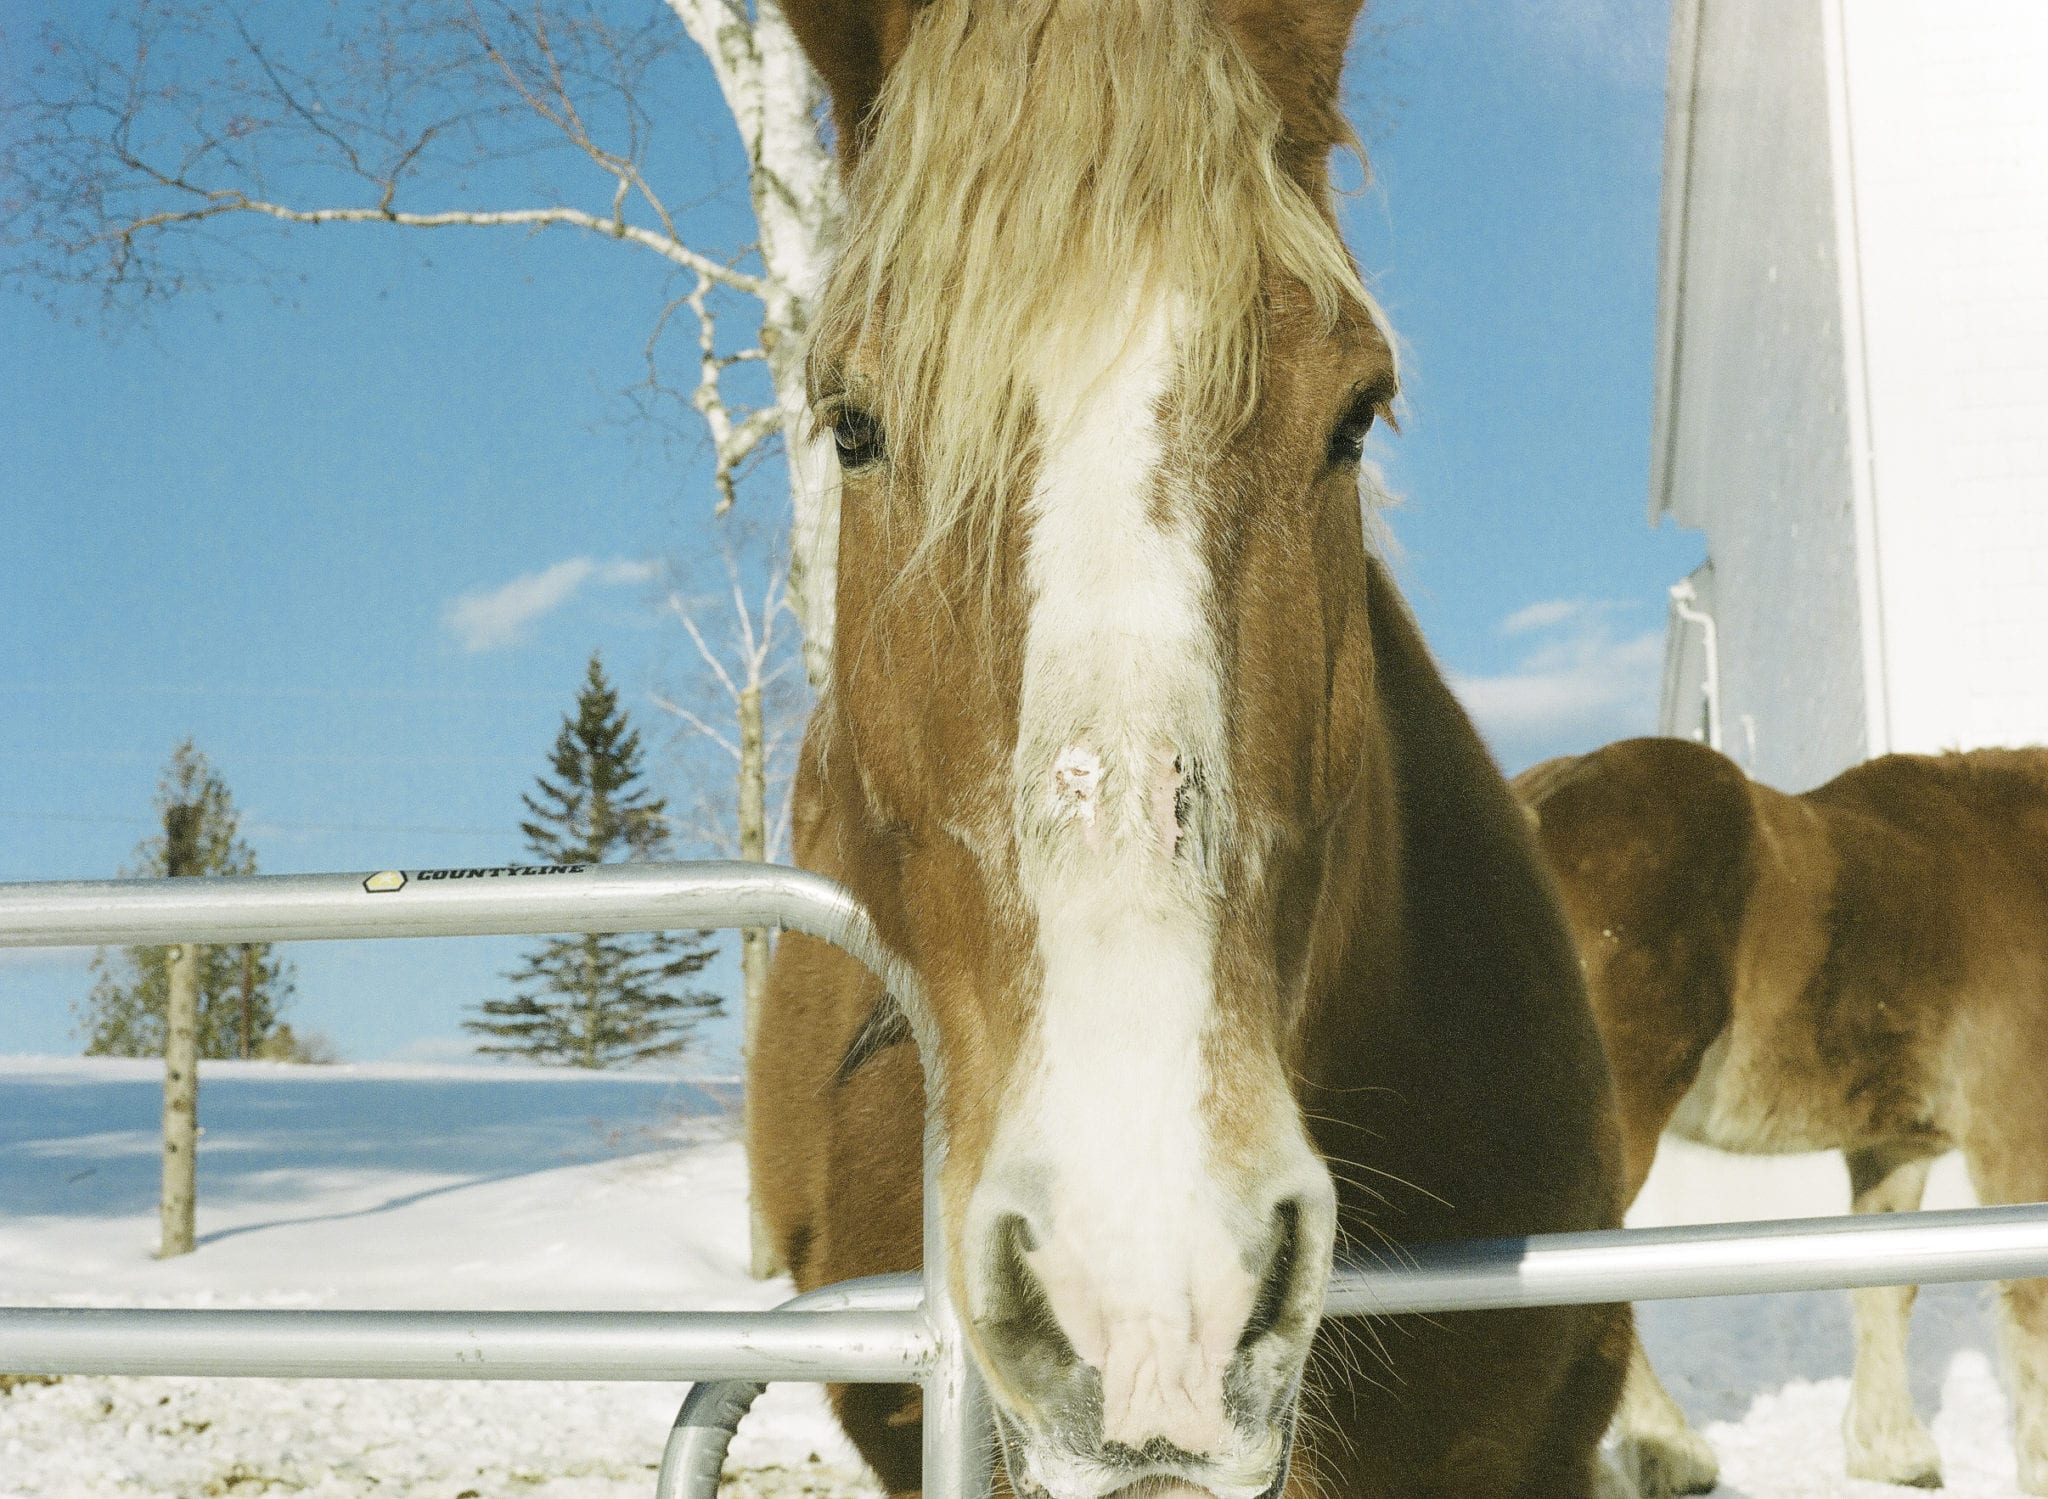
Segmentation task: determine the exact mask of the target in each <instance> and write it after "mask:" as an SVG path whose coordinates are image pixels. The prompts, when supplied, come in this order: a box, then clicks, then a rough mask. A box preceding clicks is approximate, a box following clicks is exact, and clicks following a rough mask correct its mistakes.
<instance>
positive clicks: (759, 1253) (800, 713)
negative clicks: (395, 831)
mask: <svg viewBox="0 0 2048 1499" xmlns="http://www.w3.org/2000/svg"><path fill="white" fill-rule="evenodd" d="M720 561H721V563H722V564H723V573H724V576H723V579H722V585H723V586H722V588H721V589H719V590H717V591H714V592H712V593H711V594H710V595H709V596H708V597H704V598H693V597H690V596H689V595H687V594H685V593H684V592H682V591H681V590H679V589H675V590H671V591H670V593H669V595H668V600H667V606H668V610H669V613H670V614H671V615H673V616H674V618H675V619H676V621H677V622H678V623H679V624H680V625H681V626H682V628H683V631H684V633H685V634H686V635H688V637H689V639H690V644H691V647H692V649H693V651H694V656H695V659H694V661H693V663H692V666H693V669H692V670H691V671H690V672H689V673H688V679H689V680H688V686H687V687H686V688H685V689H684V691H683V692H681V693H680V694H677V695H675V696H670V695H667V694H662V693H656V694H655V697H654V701H655V704H656V705H657V706H658V707H660V708H661V709H663V710H664V711H666V712H667V713H669V714H671V715H672V716H674V717H675V718H676V720H677V721H678V722H679V724H680V725H681V726H682V730H683V732H684V734H685V735H686V736H687V737H688V738H690V739H693V740H695V741H696V742H698V743H699V744H701V745H703V746H705V747H707V748H709V749H711V750H712V751H713V752H714V755H715V757H716V758H718V759H720V760H723V761H724V762H725V763H726V765H727V767H728V769H729V771H730V779H729V780H725V779H723V778H721V777H717V776H708V775H706V776H696V777H693V778H692V779H693V781H694V782H695V784H696V787H697V800H696V804H695V806H694V807H693V808H692V810H691V812H690V813H689V814H686V815H685V816H684V817H683V818H682V819H680V828H679V830H680V831H681V832H682V833H683V834H684V836H685V837H687V838H689V839H690V840H691V841H692V842H694V843H696V844H698V845H699V846H701V847H704V848H706V849H708V850H709V851H711V852H713V853H716V854H718V855H720V856H721V857H724V858H729V859H745V860H749V861H751V862H754V863H762V862H765V861H768V860H775V859H781V858H785V857H786V856H787V853H788V849H789V819H790V798H789V786H790V781H791V773H792V771H793V768H794V767H793V765H792V763H791V762H792V761H793V760H794V758H795V747H796V744H797V741H798V739H799V737H800V736H801V734H802V731H803V718H804V709H805V703H804V700H803V699H804V694H803V693H802V691H801V690H800V686H799V684H797V683H794V682H792V681H791V680H790V679H791V677H792V676H793V674H794V673H793V671H792V667H793V666H794V665H795V664H796V663H795V662H794V661H793V660H792V659H791V657H792V654H793V652H792V649H791V641H790V638H789V636H790V631H789V630H788V628H787V619H786V616H787V615H788V614H789V601H788V596H787V581H786V580H787V576H788V570H787V565H786V563H785V562H784V560H783V558H782V556H781V554H780V553H779V552H776V551H772V550H771V552H770V554H769V555H768V557H767V559H766V560H765V562H764V564H763V565H762V566H761V567H760V569H759V572H760V574H761V578H760V580H759V581H758V583H757V584H756V586H755V587H753V588H750V587H749V586H748V582H747V579H746V577H745V570H744V569H743V568H742V566H741V561H740V557H739V554H738V550H737V548H736V547H735V546H734V545H733V541H732V536H731V534H730V533H729V534H728V537H727V542H726V545H725V546H724V547H723V548H722V549H721V553H720ZM721 617H722V625H721V624H720V623H713V621H718V620H721ZM714 788H720V789H714ZM725 788H729V790H730V799H729V800H728V798H727V796H726V794H724V791H725ZM770 956H771V954H770V951H769V933H768V931H767V929H766V928H763V927H749V928H747V929H745V930H743V931H742V932H741V933H740V986H741V994H742V997H743V1001H744V1004H745V1009H744V1012H743V1026H744V1030H743V1033H742V1034H743V1042H742V1044H743V1045H744V1046H745V1048H746V1053H747V1055H748V1056H749V1057H751V1056H752V1055H753V1051H754V1038H755V1034H756V1030H757V1027H758V1025H759V1019H760V1014H761V1000H762V996H763V995H764V993H765V992H766V990H767V987H768V960H769V957H770ZM745 1107H746V1113H745V1118H744V1120H743V1121H742V1123H743V1126H744V1127H745V1128H746V1129H748V1130H749V1131H751V1129H752V1127H753V1119H754V1115H753V1109H752V1107H751V1105H747V1106H745ZM749 1239H750V1250H749V1257H750V1263H751V1269H752V1271H753V1274H754V1275H755V1276H756V1277H757V1278H759V1279H766V1278H768V1277H769V1276H773V1275H778V1274H780V1273H782V1270H783V1268H784V1267H783V1266H782V1265H781V1264H780V1263H779V1262H778V1260H777V1255H776V1249H775V1238H774V1235H773V1234H771V1233H769V1232H768V1229H767V1224H766V1222H765V1221H764V1220H763V1219H762V1217H761V1214H760V1211H759V1206H758V1204H755V1203H753V1202H752V1201H751V1199H750V1201H749Z"/></svg>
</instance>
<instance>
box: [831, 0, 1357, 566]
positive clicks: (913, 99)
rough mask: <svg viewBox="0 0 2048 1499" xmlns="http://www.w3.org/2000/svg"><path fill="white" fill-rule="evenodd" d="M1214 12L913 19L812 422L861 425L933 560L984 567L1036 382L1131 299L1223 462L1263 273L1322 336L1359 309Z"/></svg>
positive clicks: (1066, 8) (857, 192) (1248, 400)
mask: <svg viewBox="0 0 2048 1499" xmlns="http://www.w3.org/2000/svg"><path fill="white" fill-rule="evenodd" d="M1213 7H1214V0H980V3H972V4H970V3H969V0H933V3H931V4H929V5H927V6H925V7H923V10H922V14H921V15H920V17H919V19H918V20H917V22H916V23H915V25H914V27H913V29H912V33H911V36H910V38H909V40H908V42H907V43H906V45H905V49H904V52H903V55H902V57H901V59H900V60H899V62H898V63H897V65H896V66H895V68H894V69H893V70H892V72H891V75H890V77H889V80H888V82H887V85H886V87H885V88H884V90H883V93H882V95H881V97H880V99H879V100H878V101H877V104H876V108H875V113H874V118H873V121H872V126H871V130H870V133H869V144H868V146H867V149H866V152H865V154H864V155H863V157H862V159H861V161H860V163H859V165H858V167H857V168H856V169H855V172H854V174H853V178H852V181H851V183H850V185H849V186H850V191H851V198H852V210H853V211H852V217H851V222H850V226H849V232H848V239H847V243H846V247H845V251H844V253H843V254H842V256H841V258H840V260H839V262H838V265H837V267H836V269H835V270H834V273H833V275H832V277H831V280H830V282H829V283H828V285H827V287H826V290H825V293H824V297H823V299H822V303H821V306H820V311H819V317H818V323H817V327H816V332H815V338H814V343H813V349H814V351H815V352H814V356H813V357H814V360H815V361H816V365H815V373H814V388H815V389H816V390H817V391H818V393H819V395H820V397H821V406H820V413H819V414H820V417H821V419H822V420H825V421H828V422H829V421H830V420H831V419H832V415H833V408H834V406H835V404H836V403H839V402H847V403H852V404H855V405H858V406H861V407H863V408H865V409H867V410H868V411H870V412H872V413H873V414H874V415H875V416H877V417H878V418H880V420H881V421H882V423H883V425H884V427H885V429H886V431H887V433H888V435H889V442H890V446H891V454H892V459H893V468H894V471H895V473H896V474H897V475H898V476H899V477H900V476H904V475H911V474H914V475H915V476H916V477H915V482H916V483H917V484H918V485H920V486H921V491H922V497H923V535H922V539H921V542H920V546H919V553H920V555H926V554H928V553H929V551H930V549H931V548H933V547H934V546H936V544H937V543H938V542H940V541H941V540H943V539H944V538H946V537H948V536H952V535H955V534H956V533H958V534H960V535H961V536H962V537H963V538H964V539H965V541H966V543H967V545H968V548H969V555H970V556H972V557H974V558H976V559H984V558H986V557H987V556H989V555H990V554H991V552H992V550H993V548H994V546H995V542H996V538H997V533H998V530H999V527H1000V523H1001V512H1000V507H1001V505H1002V500H1003V495H1004V493H1005V489H1006V485H1005V482H1004V481H1005V480H1006V479H1007V478H1008V477H1009V476H1011V475H1013V474H1015V473H1016V472H1017V471H1018V470H1019V468H1020V466H1021V463H1022V461H1023V460H1024V459H1025V458H1026V456H1027V454H1028V452H1029V449H1030V445H1031V442H1032V437H1033V430H1034V416H1033V409H1032V400H1033V394H1034V387H1033V374H1034V371H1035V370H1038V369H1040V368H1041V367H1042V365H1043V363H1044V361H1046V360H1048V359H1058V358H1061V357H1062V356H1063V355H1066V354H1078V353H1079V351H1080V350H1082V349H1083V348H1084V347H1092V346H1094V344H1095V341H1097V340H1099V338H1100V337H1101V336H1102V335H1103V334H1104V333H1105V332H1110V333H1114V331H1115V330H1117V329H1118V328H1120V327H1122V326H1125V325H1126V324H1127V320H1128V317H1129V314H1130V311H1131V310H1132V308H1133V307H1134V305H1135V304H1136V303H1137V302H1139V301H1142V300H1143V299H1146V298H1148V297H1167V298H1171V299H1172V305H1173V306H1174V308H1175V331H1176V334H1177V336H1178V339H1179V347H1180V361H1181V368H1180V371H1179V380H1178V383H1177V387H1176V409H1177V411H1178V412H1180V413H1181V418H1182V421H1183V423H1184V425H1185V430H1186V432H1187V433H1188V434H1189V435H1190V436H1192V437H1195V438H1198V439H1201V440H1208V441H1217V442H1220V441H1222V440H1223V439H1225V438H1227V437H1228V436H1229V435H1230V434H1231V433H1232V432H1234V431H1235V430H1236V429H1237V428H1238V427H1239V426H1240V425H1241V423H1242V422H1243V421H1244V419H1245V418H1246V417H1247V416H1248V415H1249V413H1250V412H1251V410H1252V409H1253V407H1254V405H1255V403H1256V401H1257V398H1258V388H1257V374H1258V369H1259V360H1260V351H1261V346H1262V342H1263V338H1264V331H1265V330H1264V310H1263V307H1262V287H1263V282H1264V278H1265V276H1266V275H1267V274H1268V273H1271V272H1277V273H1280V274H1284V275H1287V276H1290V277H1292V278H1293V279H1295V280H1296V281H1298V282H1300V283H1301V285H1302V286H1303V287H1304V288H1305V289H1306V290H1307V292H1308V294H1309V296H1310V297H1311V299H1312V300H1313V303H1314V306H1315V307H1316V309H1317V311H1318V312H1319V313H1320V314H1321V316H1322V317H1323V318H1324V319H1326V320H1328V321H1331V322H1334V320H1335V319H1336V318H1337V316H1338V315H1339V313H1340V311H1341V310H1342V309H1343V308H1344V307H1345V305H1346V304H1347V303H1349V304H1360V303H1362V304H1364V305H1365V306H1366V307H1367V308H1368V309H1371V301H1370V298H1369V296H1368V295H1367V293H1366V291H1365V288H1364V286H1363V284H1362V283H1361V282H1360V280H1359V277H1358V273H1357V270H1356V268H1355V267H1354V266H1353V265H1352V262H1351V258H1350V255H1349V254H1348V253H1347V252H1346V250H1345V248H1344V245H1343V242H1342V241H1341V240H1340V239H1339V237H1338V235H1337V232H1336V229H1335V227H1334V226H1333V224H1332V223H1331V221H1330V218H1329V216H1328V215H1327V213H1326V212H1325V211H1324V209H1323V206H1322V205H1321V204H1320V203H1319V202H1318V201H1317V200H1316V198H1315V197H1314V196H1313V195H1312V194H1311V192H1310V191H1309V190H1308V189H1305V188H1304V187H1303V186H1302V185H1301V184H1300V183H1299V182H1297V181H1296V180H1295V179H1294V178H1293V177H1291V176H1290V175H1289V174H1288V173H1287V172H1286V171H1285V170H1284V169H1283V167H1282V166H1281V164H1280V152H1281V144H1282V121H1281V115H1280V110H1279V107H1278V105H1277V104H1276V103H1275V101H1274V99H1273V96H1272V95H1271V94H1270V93H1269V92H1268V90H1267V89H1266V87H1265V85H1264V84H1263V83H1262V82H1261V81H1260V79H1259V78H1258V76H1257V75H1256V74H1255V73H1254V71H1253V70H1252V67H1251V65H1250V64H1249V63H1248V62H1247V61H1246V59H1245V57H1244V55H1243V54H1242V52H1241V51H1240V50H1239V48H1238V46H1237V45H1236V43H1235V42H1234V41H1233V40H1232V39H1231V38H1230V37H1229V35H1228V34H1227V33H1226V32H1225V30H1224V29H1223V27H1222V26H1221V24H1220V23H1219V22H1218V21H1217V20H1216V18H1215V16H1214V14H1213ZM1372 315H1373V316H1374V317H1375V319H1377V316H1378V315H1377V312H1376V311H1375V312H1373V313H1372ZM1382 326H1384V324H1382ZM855 350H860V351H861V353H862V355H863V356H864V357H863V358H861V359H860V360H858V361H857V363H858V366H859V370H860V373H859V374H855V368H856V360H855V358H854V357H853V356H854V351H855Z"/></svg>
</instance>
